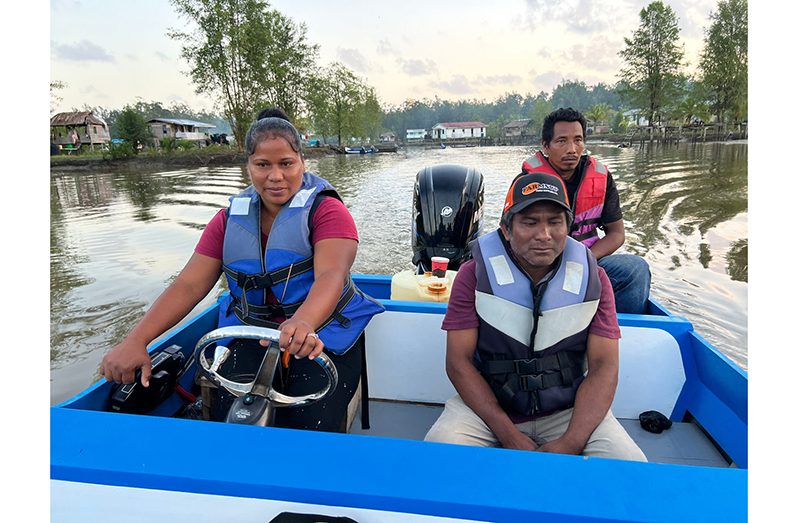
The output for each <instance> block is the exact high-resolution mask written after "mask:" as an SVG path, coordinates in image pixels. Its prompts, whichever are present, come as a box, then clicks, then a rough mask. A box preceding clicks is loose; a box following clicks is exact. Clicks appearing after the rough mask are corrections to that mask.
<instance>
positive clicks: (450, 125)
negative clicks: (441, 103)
mask: <svg viewBox="0 0 798 523" xmlns="http://www.w3.org/2000/svg"><path fill="white" fill-rule="evenodd" d="M487 127H488V126H487V125H485V124H484V123H482V122H446V123H439V124H436V125H435V127H433V128H432V139H433V140H449V139H454V138H485V136H486V131H487Z"/></svg>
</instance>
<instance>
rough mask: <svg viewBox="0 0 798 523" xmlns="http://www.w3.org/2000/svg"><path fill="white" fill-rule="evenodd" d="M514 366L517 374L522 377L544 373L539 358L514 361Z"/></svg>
mask: <svg viewBox="0 0 798 523" xmlns="http://www.w3.org/2000/svg"><path fill="white" fill-rule="evenodd" d="M513 366H514V367H515V373H516V374H519V375H521V376H523V375H525V374H539V373H540V372H542V369H541V368H540V366H539V360H538V359H537V358H533V359H531V360H513Z"/></svg>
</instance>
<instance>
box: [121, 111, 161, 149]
mask: <svg viewBox="0 0 798 523" xmlns="http://www.w3.org/2000/svg"><path fill="white" fill-rule="evenodd" d="M116 132H117V136H118V137H119V138H122V139H123V140H126V141H127V142H129V143H131V144H134V145H136V146H137V145H138V144H141V145H146V144H148V143H150V142H151V141H152V135H151V134H150V128H149V126H148V125H147V120H146V119H145V118H144V116H143V115H142V114H141V113H140V112H138V111H136V110H135V109H133V108H132V107H130V106H125V108H124V109H122V112H120V113H119V116H118V117H117V119H116ZM133 149H134V151H138V149H137V147H134V148H133Z"/></svg>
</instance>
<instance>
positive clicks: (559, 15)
mask: <svg viewBox="0 0 798 523" xmlns="http://www.w3.org/2000/svg"><path fill="white" fill-rule="evenodd" d="M621 3H623V2H621ZM526 5H527V13H526V25H527V26H528V27H529V29H531V30H532V31H533V32H534V31H535V29H537V28H538V27H540V26H541V25H549V24H551V23H552V22H554V23H561V24H563V25H565V26H566V30H567V31H569V32H574V33H578V34H589V33H595V32H599V31H607V30H610V29H611V27H610V21H611V20H613V19H614V18H616V17H617V13H618V12H619V11H623V10H624V8H622V7H620V6H617V5H615V6H613V5H608V4H607V3H606V2H595V1H592V0H560V1H559V2H551V1H549V0H526Z"/></svg>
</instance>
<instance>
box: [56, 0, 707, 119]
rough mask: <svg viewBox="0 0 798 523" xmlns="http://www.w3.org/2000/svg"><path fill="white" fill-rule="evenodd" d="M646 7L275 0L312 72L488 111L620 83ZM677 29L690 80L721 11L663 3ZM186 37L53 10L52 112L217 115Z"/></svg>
mask: <svg viewBox="0 0 798 523" xmlns="http://www.w3.org/2000/svg"><path fill="white" fill-rule="evenodd" d="M648 3H649V2H648V1H647V0H604V1H590V0H560V1H557V2H553V1H551V0H499V1H497V2H496V3H495V4H491V7H487V5H488V4H487V3H486V2H484V0H457V1H455V0H438V1H436V2H422V1H409V2H401V3H400V2H366V1H345V0H342V1H338V2H328V1H320V0H305V1H296V0H294V1H290V0H273V1H272V2H271V5H272V7H274V8H275V9H277V10H279V11H280V12H282V13H283V14H285V15H287V16H288V17H290V18H291V19H292V20H294V22H296V23H302V24H305V25H306V27H307V39H308V41H309V42H310V43H312V44H318V45H319V62H320V64H322V65H328V64H330V63H332V62H334V61H338V62H341V63H343V64H344V65H346V66H347V67H349V68H350V69H351V70H353V71H354V72H355V73H356V74H357V75H358V76H360V77H361V78H363V79H364V80H365V81H366V82H367V83H368V84H369V85H371V86H373V87H374V88H375V89H376V91H377V94H378V96H379V98H380V101H381V102H382V104H383V106H384V107H390V106H397V105H399V104H401V103H402V102H404V101H405V100H407V99H425V98H430V99H431V98H434V97H439V98H441V99H444V100H453V101H454V100H461V99H477V100H485V101H493V100H495V99H496V98H498V97H500V96H501V95H503V94H505V93H508V92H517V93H519V94H522V95H526V94H533V95H534V94H537V93H539V92H541V91H545V92H547V93H551V92H552V90H553V89H554V87H556V86H557V85H558V84H560V83H561V82H562V81H563V80H580V81H583V82H585V83H586V84H587V85H595V84H597V83H599V82H604V83H606V84H609V85H612V84H614V83H615V82H617V81H618V77H617V74H618V71H619V69H620V67H621V65H622V60H621V58H620V57H619V55H618V53H619V51H621V50H622V49H623V48H624V37H627V38H630V37H631V36H632V34H633V32H634V31H635V29H636V28H637V27H638V26H639V24H640V17H639V13H640V10H641V9H642V8H643V7H645V6H646V5H647V4H648ZM667 4H668V5H670V6H671V7H672V8H673V10H674V12H675V13H676V16H677V17H678V21H679V27H680V29H681V33H680V34H681V42H682V43H683V44H684V49H685V60H686V62H687V66H686V68H685V71H686V72H688V73H691V72H694V71H695V68H696V64H697V63H698V59H699V53H700V51H701V48H702V46H703V38H704V30H705V29H706V28H707V27H708V26H709V23H710V22H709V14H710V12H711V11H713V10H714V9H716V4H717V2H716V0H672V1H670V2H667ZM191 28H192V26H191V24H190V22H189V21H188V20H186V19H185V18H181V17H179V16H178V15H177V14H176V12H175V10H174V8H173V7H172V6H171V4H170V3H169V2H167V1H166V0H139V1H136V2H130V1H118V0H107V1H100V0H94V1H90V0H59V1H55V2H52V3H51V4H50V42H49V45H50V75H51V79H52V80H59V81H62V82H65V83H66V84H67V87H66V88H65V89H63V90H60V91H59V92H58V94H59V96H61V97H62V98H63V101H62V102H61V103H60V104H59V105H58V106H57V107H56V108H55V109H56V111H59V110H71V109H72V108H76V109H80V108H83V107H84V106H86V105H88V106H102V107H105V108H122V107H123V106H124V105H126V104H130V103H135V102H136V101H137V100H138V99H142V100H144V101H159V102H162V103H164V104H166V105H169V104H170V103H171V102H173V101H174V102H180V103H186V104H188V105H189V106H190V107H192V108H195V109H198V110H199V109H205V110H212V109H213V102H212V100H211V99H210V97H208V96H206V95H203V96H198V95H196V94H195V93H194V87H193V85H192V83H191V80H190V78H189V77H188V76H187V75H186V74H185V73H186V71H187V69H188V64H187V63H186V62H185V61H184V60H182V59H181V58H180V46H181V43H180V42H177V41H174V40H172V39H170V38H169V37H168V36H167V32H168V31H169V30H170V29H179V30H186V29H191Z"/></svg>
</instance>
